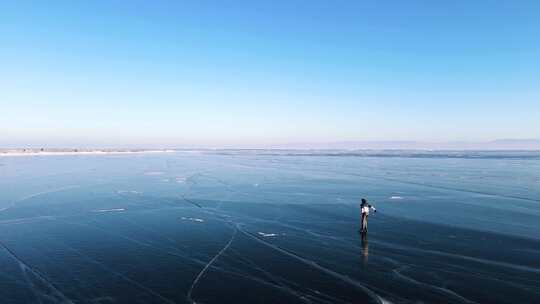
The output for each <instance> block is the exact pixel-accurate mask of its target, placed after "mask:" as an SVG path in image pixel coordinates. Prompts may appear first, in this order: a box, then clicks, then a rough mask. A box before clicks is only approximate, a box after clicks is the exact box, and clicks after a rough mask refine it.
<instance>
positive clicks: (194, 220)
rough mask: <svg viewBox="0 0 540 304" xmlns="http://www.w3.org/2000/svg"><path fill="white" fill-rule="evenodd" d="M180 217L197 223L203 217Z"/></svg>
mask: <svg viewBox="0 0 540 304" xmlns="http://www.w3.org/2000/svg"><path fill="white" fill-rule="evenodd" d="M180 219H181V220H183V221H192V222H198V223H202V222H204V220H203V219H200V218H195V217H184V216H182V217H181V218H180Z"/></svg>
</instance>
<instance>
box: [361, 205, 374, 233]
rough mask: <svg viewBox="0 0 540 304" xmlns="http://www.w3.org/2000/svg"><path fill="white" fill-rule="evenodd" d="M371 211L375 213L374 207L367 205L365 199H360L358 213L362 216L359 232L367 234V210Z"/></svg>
mask: <svg viewBox="0 0 540 304" xmlns="http://www.w3.org/2000/svg"><path fill="white" fill-rule="evenodd" d="M370 209H372V210H373V212H377V209H375V207H373V206H371V205H370V204H368V202H367V201H366V199H365V198H363V199H362V203H361V204H360V212H361V216H362V223H361V224H362V228H361V229H360V232H362V233H367V220H368V215H369V210H370Z"/></svg>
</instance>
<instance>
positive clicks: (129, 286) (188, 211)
mask: <svg viewBox="0 0 540 304" xmlns="http://www.w3.org/2000/svg"><path fill="white" fill-rule="evenodd" d="M362 197H365V198H367V199H368V201H370V202H371V203H372V204H373V205H375V206H376V207H377V210H378V212H377V213H376V214H373V215H370V220H369V235H368V236H367V238H362V237H361V236H360V235H359V234H358V228H359V207H358V203H359V200H360V198H362ZM0 210H1V211H0V245H1V246H0V265H1V268H0V269H1V270H2V271H1V272H0V299H2V300H1V302H2V303H99V304H105V303H195V302H196V303H538V302H539V299H540V152H505V153H502V152H467V153H458V152H451V153H450V152H448V153H443V152H424V153H412V154H411V153H408V152H392V153H389V152H370V153H365V152H364V153H351V152H346V153H344V152H340V153H336V152H328V151H312V152H310V153H306V152H301V153H300V152H298V151H296V152H295V151H264V150H259V151H202V152H201V151H199V152H196V151H192V152H177V153H163V154H131V155H99V156H93V155H82V156H69V155H64V156H24V157H8V156H3V157H0Z"/></svg>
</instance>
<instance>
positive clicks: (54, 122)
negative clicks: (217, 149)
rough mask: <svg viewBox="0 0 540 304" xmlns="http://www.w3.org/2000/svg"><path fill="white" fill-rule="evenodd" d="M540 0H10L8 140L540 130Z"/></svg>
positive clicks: (5, 45)
mask: <svg viewBox="0 0 540 304" xmlns="http://www.w3.org/2000/svg"><path fill="white" fill-rule="evenodd" d="M538 37H540V2H538V1H486V0H479V1H339V0H337V1H314V0H311V1H294V0H292V1H35V2H34V1H12V2H10V1H7V2H6V1H3V2H1V3H0V43H1V45H0V66H1V68H0V106H1V109H2V114H3V115H2V119H1V120H0V146H17V145H18V146H21V145H43V146H47V145H51V146H67V145H70V146H99V145H108V146H114V145H118V146H122V145H142V146H160V145H168V146H174V145H209V146H220V145H254V146H256V145H265V144H270V143H287V142H332V141H348V140H418V141H458V140H459V141H484V140H492V139H498V138H540V119H539V118H538V117H539V114H540V85H539V83H540V81H539V80H540V39H538Z"/></svg>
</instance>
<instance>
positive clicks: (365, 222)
mask: <svg viewBox="0 0 540 304" xmlns="http://www.w3.org/2000/svg"><path fill="white" fill-rule="evenodd" d="M366 231H367V215H365V214H362V232H366Z"/></svg>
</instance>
